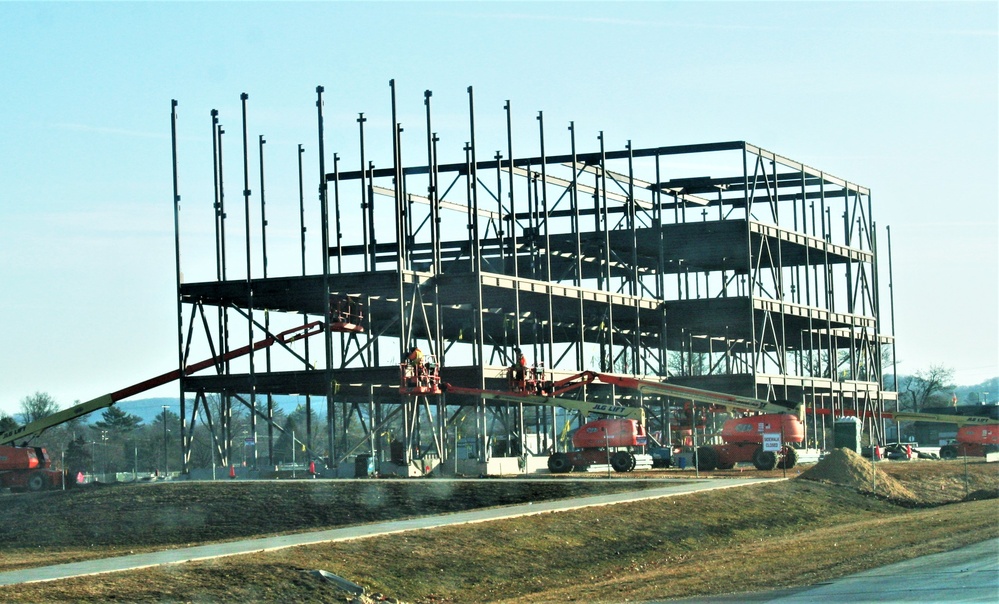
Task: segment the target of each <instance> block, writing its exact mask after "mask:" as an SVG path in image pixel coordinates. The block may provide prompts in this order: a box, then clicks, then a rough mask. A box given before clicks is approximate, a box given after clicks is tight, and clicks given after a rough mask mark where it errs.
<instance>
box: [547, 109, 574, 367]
mask: <svg viewBox="0 0 999 604" xmlns="http://www.w3.org/2000/svg"><path fill="white" fill-rule="evenodd" d="M538 132H539V135H540V142H541V198H540V199H539V200H538V202H539V203H540V204H541V212H540V215H541V219H542V220H543V221H544V223H545V263H544V267H545V281H546V282H547V286H546V289H547V292H548V317H547V319H548V329H547V330H546V334H545V338H546V339H547V340H548V359H549V362H550V363H551V364H554V362H555V331H554V329H555V328H554V326H553V323H554V322H555V317H554V316H553V315H552V304H553V300H552V256H551V247H552V246H551V236H550V235H551V233H550V229H549V228H548V225H549V215H548V172H547V167H546V166H547V164H548V156H547V155H545V116H544V113H543V112H541V111H539V112H538ZM575 169H576V168H575V167H573V171H575ZM542 350H544V349H542ZM552 369H554V367H552Z"/></svg>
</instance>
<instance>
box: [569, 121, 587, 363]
mask: <svg viewBox="0 0 999 604" xmlns="http://www.w3.org/2000/svg"><path fill="white" fill-rule="evenodd" d="M569 143H570V147H571V152H572V191H571V193H570V199H571V200H572V232H573V234H574V236H575V238H576V241H575V243H576V267H575V268H576V275H575V277H576V279H575V285H576V287H579V288H580V291H579V292H577V295H578V296H579V331H578V334H577V336H578V338H579V343H578V344H577V345H576V369H577V370H579V371H582V370H583V369H584V368H585V367H586V357H585V351H584V345H585V344H586V313H585V307H584V304H583V293H582V287H583V242H582V234H581V232H580V231H581V229H582V225H581V224H580V221H579V177H578V175H579V168H578V167H577V165H576V164H577V159H576V124H575V122H569Z"/></svg>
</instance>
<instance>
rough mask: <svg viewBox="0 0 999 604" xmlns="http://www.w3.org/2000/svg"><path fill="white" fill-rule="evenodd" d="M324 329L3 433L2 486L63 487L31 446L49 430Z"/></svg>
mask: <svg viewBox="0 0 999 604" xmlns="http://www.w3.org/2000/svg"><path fill="white" fill-rule="evenodd" d="M337 327H338V326H337V325H334V326H333V327H331V329H333V330H338V331H342V329H337ZM323 330H324V326H323V323H322V322H321V321H313V322H311V323H306V324H304V325H300V326H298V327H293V328H291V329H288V330H286V331H283V332H281V333H279V334H277V335H275V336H270V337H267V338H264V339H263V340H260V341H258V342H255V343H254V344H253V345H247V346H243V347H242V348H237V349H236V350H232V351H229V352H228V353H226V354H223V355H219V356H216V357H212V358H210V359H206V360H204V361H201V362H200V363H194V364H192V365H188V366H187V367H186V368H184V369H183V370H181V369H175V370H174V371H170V372H167V373H164V374H163V375H160V376H157V377H154V378H151V379H148V380H145V381H143V382H139V383H138V384H135V385H132V386H129V387H127V388H123V389H121V390H118V391H116V392H112V393H110V394H105V395H104V396H100V397H97V398H95V399H93V400H91V401H87V402H85V403H81V404H79V405H76V406H74V407H70V408H69V409H64V410H62V411H59V412H57V413H53V414H52V415H49V416H47V417H43V418H42V419H39V420H37V421H34V422H31V423H28V424H26V425H24V426H21V427H19V428H15V429H13V430H8V431H6V432H4V433H2V434H0V486H4V487H7V488H10V489H11V490H28V491H41V490H43V489H47V488H53V487H58V486H60V484H61V482H62V479H63V474H62V472H59V471H56V470H53V469H52V460H51V459H50V458H49V455H48V453H47V452H46V451H45V449H44V448H42V447H29V446H28V442H30V441H31V440H32V439H34V438H36V437H38V436H39V435H40V434H41V433H42V432H44V431H46V430H48V429H49V428H52V427H54V426H58V425H59V424H63V423H66V422H68V421H70V420H73V419H76V418H78V417H82V416H84V415H87V414H88V413H93V412H94V411H99V410H100V409H104V408H106V407H110V406H111V405H113V404H115V403H117V402H118V401H121V400H123V399H126V398H128V397H130V396H134V395H136V394H139V393H141V392H145V391H147V390H151V389H153V388H156V387H157V386H162V385H164V384H168V383H170V382H172V381H174V380H176V379H179V378H180V377H181V376H185V375H191V374H192V373H196V372H198V371H201V370H202V369H207V368H209V367H213V366H217V365H218V364H220V363H223V362H225V361H228V360H231V359H235V358H237V357H241V356H243V355H246V354H249V353H250V352H253V351H255V350H261V349H263V348H267V347H269V346H273V345H274V344H277V343H281V344H290V343H291V342H294V341H295V340H301V339H303V338H308V337H311V336H314V335H316V334H318V333H322V332H323ZM16 441H22V443H21V445H20V446H16V445H14V444H13V443H15V442H16Z"/></svg>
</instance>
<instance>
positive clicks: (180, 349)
mask: <svg viewBox="0 0 999 604" xmlns="http://www.w3.org/2000/svg"><path fill="white" fill-rule="evenodd" d="M170 152H171V165H172V176H173V250H174V275H175V276H176V283H177V290H176V291H177V369H178V370H180V376H179V377H178V379H177V388H178V392H179V393H180V396H179V401H180V458H181V470H180V472H181V474H187V473H188V467H187V464H188V459H187V450H188V446H189V445H188V441H187V425H186V414H187V405H186V404H185V403H186V397H185V396H184V365H185V363H184V304H183V301H182V298H181V295H180V285H181V273H180V184H179V180H178V167H177V100H176V99H171V100H170ZM192 312H193V311H192ZM163 425H164V426H166V413H165V412H164V413H163Z"/></svg>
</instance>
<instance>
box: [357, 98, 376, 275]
mask: <svg viewBox="0 0 999 604" xmlns="http://www.w3.org/2000/svg"><path fill="white" fill-rule="evenodd" d="M366 121H368V118H366V117H364V114H363V113H358V114H357V129H358V139H359V144H360V152H361V233H362V235H363V236H364V272H368V271H369V270H374V253H373V252H371V251H369V248H368V245H369V243H370V245H371V246H372V247H373V246H374V244H375V243H374V240H373V234H372V232H371V231H372V230H373V229H374V226H373V225H370V226H369V223H370V222H372V221H373V220H374V213H373V212H372V210H373V209H374V208H369V207H368V205H369V203H368V183H367V179H366V174H367V168H366V165H365V161H364V122H366ZM372 201H373V200H372ZM369 237H372V241H370V242H369V241H368V238H369ZM369 258H370V259H371V260H370V261H371V265H370V266H369V265H368V262H369Z"/></svg>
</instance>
